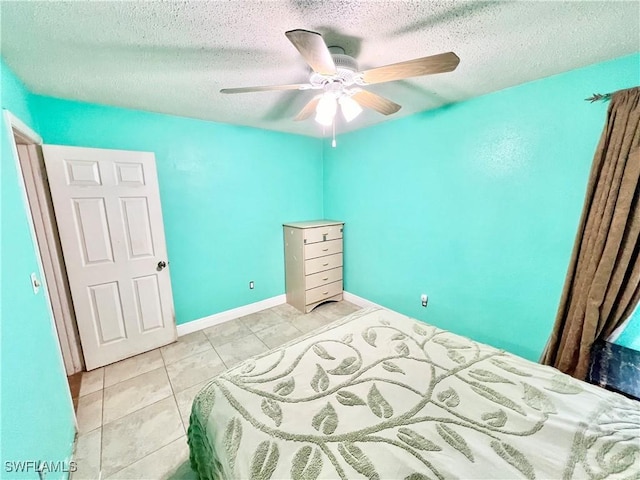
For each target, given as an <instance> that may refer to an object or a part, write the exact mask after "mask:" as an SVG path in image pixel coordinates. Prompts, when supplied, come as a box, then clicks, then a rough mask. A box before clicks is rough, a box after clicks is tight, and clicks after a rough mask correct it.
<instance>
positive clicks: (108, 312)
mask: <svg viewBox="0 0 640 480" xmlns="http://www.w3.org/2000/svg"><path fill="white" fill-rule="evenodd" d="M43 153H44V157H45V164H46V168H47V173H48V176H49V184H50V188H51V195H52V198H53V205H54V209H55V214H56V219H57V222H58V228H59V231H60V240H61V244H62V251H63V255H64V259H65V263H66V265H67V271H68V275H69V284H70V287H71V295H72V298H73V304H74V308H75V311H76V317H77V319H78V330H79V332H80V339H81V343H82V348H83V352H84V357H85V363H86V366H87V369H88V370H91V369H94V368H97V367H100V366H102V365H106V364H109V363H113V362H116V361H118V360H122V359H123V358H127V357H130V356H133V355H136V354H138V353H142V352H145V351H147V350H151V349H153V348H157V347H159V346H162V345H166V344H168V343H171V342H173V341H174V340H175V339H176V327H175V319H174V310H173V298H172V294H171V283H170V276H169V273H170V271H169V267H165V268H164V269H161V270H158V269H157V265H158V262H160V261H164V262H167V261H168V259H167V250H166V245H165V237H164V227H163V223H162V211H161V206H160V195H159V190H158V181H157V174H156V168H155V158H154V155H153V153H147V152H128V151H123V150H102V149H92V148H78V147H64V146H54V145H45V146H43Z"/></svg>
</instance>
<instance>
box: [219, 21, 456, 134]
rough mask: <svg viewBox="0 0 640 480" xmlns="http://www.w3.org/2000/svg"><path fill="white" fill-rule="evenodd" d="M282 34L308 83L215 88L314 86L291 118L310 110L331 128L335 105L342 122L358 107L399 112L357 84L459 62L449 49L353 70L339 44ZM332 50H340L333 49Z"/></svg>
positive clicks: (351, 61)
mask: <svg viewBox="0 0 640 480" xmlns="http://www.w3.org/2000/svg"><path fill="white" fill-rule="evenodd" d="M285 35H286V36H287V38H288V39H289V41H290V42H291V43H292V44H293V46H294V47H296V49H297V50H298V51H299V52H300V54H301V55H302V56H303V57H304V59H305V60H306V62H307V63H308V64H309V66H310V67H311V70H312V72H311V75H310V76H309V82H308V83H297V84H292V85H268V86H260V87H241V88H223V89H222V90H220V92H221V93H247V92H266V91H274V90H320V91H321V92H322V93H320V94H318V95H316V96H315V97H314V98H313V99H311V101H309V103H307V104H306V105H305V106H304V108H303V109H302V110H301V111H300V113H298V115H297V116H296V117H295V120H297V121H300V120H306V119H307V118H309V117H311V115H313V114H314V113H315V120H316V121H317V122H318V123H320V124H321V125H325V126H331V125H332V124H334V119H335V115H336V112H337V109H338V105H339V106H340V109H341V110H342V115H343V116H344V118H345V120H346V121H347V122H350V121H351V120H353V119H354V118H356V117H357V116H358V115H359V114H360V113H361V112H362V107H365V108H370V109H372V110H375V111H377V112H379V113H381V114H383V115H391V114H393V113H396V112H397V111H398V110H400V108H401V106H400V105H398V104H397V103H395V102H392V101H391V100H389V99H387V98H384V97H381V96H380V95H376V94H375V93H372V92H369V91H367V90H364V89H363V88H362V87H365V86H367V85H372V84H375V83H384V82H393V81H395V80H402V79H405V78H411V77H418V76H421V75H432V74H435V73H445V72H451V71H453V70H455V69H456V67H457V66H458V63H460V58H458V56H457V55H456V54H455V53H453V52H447V53H441V54H439V55H432V56H429V57H422V58H415V59H413V60H408V61H406V62H400V63H393V64H391V65H385V66H383V67H377V68H372V69H369V70H364V71H358V64H357V62H356V60H355V59H354V58H353V57H350V56H349V55H345V54H344V50H342V49H341V48H339V47H331V49H330V48H329V47H327V45H326V44H325V42H324V40H323V39H322V35H320V34H319V33H316V32H311V31H308V30H301V29H298V30H290V31H288V32H285ZM332 50H333V52H332ZM336 50H339V51H342V53H337V52H336Z"/></svg>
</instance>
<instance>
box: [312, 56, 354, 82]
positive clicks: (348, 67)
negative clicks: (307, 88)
mask: <svg viewBox="0 0 640 480" xmlns="http://www.w3.org/2000/svg"><path fill="white" fill-rule="evenodd" d="M331 57H332V58H333V63H334V64H335V66H336V73H335V74H334V75H322V74H320V73H316V72H313V71H312V72H311V75H310V77H309V83H311V85H314V86H318V87H319V86H324V87H325V88H326V87H327V86H329V85H332V86H333V84H336V85H335V86H336V87H342V86H351V85H353V84H354V83H356V73H357V71H358V62H356V60H355V58H353V57H350V56H349V55H345V54H343V53H332V54H331Z"/></svg>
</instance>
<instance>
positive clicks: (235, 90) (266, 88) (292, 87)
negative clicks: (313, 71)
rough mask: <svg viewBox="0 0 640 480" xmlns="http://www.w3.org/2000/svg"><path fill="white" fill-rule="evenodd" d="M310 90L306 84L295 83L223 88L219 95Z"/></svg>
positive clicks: (309, 86)
mask: <svg viewBox="0 0 640 480" xmlns="http://www.w3.org/2000/svg"><path fill="white" fill-rule="evenodd" d="M309 88H311V85H309V84H308V83H296V84H292V85H266V86H264V87H241V88H223V89H222V90H220V93H247V92H270V91H273V90H307V89H309Z"/></svg>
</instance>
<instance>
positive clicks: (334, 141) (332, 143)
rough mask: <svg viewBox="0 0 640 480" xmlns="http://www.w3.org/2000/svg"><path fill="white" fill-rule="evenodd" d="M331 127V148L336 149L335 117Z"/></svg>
mask: <svg viewBox="0 0 640 480" xmlns="http://www.w3.org/2000/svg"><path fill="white" fill-rule="evenodd" d="M332 126H333V140H332V141H331V146H332V147H333V148H336V119H335V117H334V119H333V123H332Z"/></svg>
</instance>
